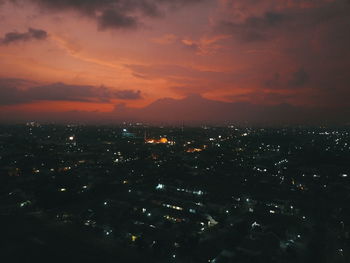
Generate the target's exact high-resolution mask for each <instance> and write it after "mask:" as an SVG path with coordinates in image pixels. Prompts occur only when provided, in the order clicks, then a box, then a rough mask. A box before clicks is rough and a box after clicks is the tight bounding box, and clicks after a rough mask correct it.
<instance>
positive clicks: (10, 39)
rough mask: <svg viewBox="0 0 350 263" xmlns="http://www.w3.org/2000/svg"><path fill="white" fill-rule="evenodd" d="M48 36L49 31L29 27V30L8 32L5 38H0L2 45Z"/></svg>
mask: <svg viewBox="0 0 350 263" xmlns="http://www.w3.org/2000/svg"><path fill="white" fill-rule="evenodd" d="M47 36H48V34H47V32H46V31H44V30H42V29H35V28H28V31H27V32H22V33H20V32H8V33H6V34H5V36H4V37H3V38H0V43H1V44H2V45H9V44H13V43H17V42H25V41H30V40H44V39H46V38H47Z"/></svg>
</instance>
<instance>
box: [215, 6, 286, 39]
mask: <svg viewBox="0 0 350 263" xmlns="http://www.w3.org/2000/svg"><path fill="white" fill-rule="evenodd" d="M287 20H288V17H287V16H286V15H285V14H282V13H277V12H266V13H265V14H264V15H263V16H261V17H256V16H252V17H248V18H247V19H245V21H244V22H242V23H238V22H231V21H226V20H223V21H221V22H220V23H219V25H218V26H217V29H218V30H219V31H222V32H224V33H229V34H232V35H233V36H234V37H236V38H237V39H240V40H241V41H245V42H254V41H261V40H266V39H269V38H270V34H271V32H270V30H271V29H273V28H277V27H279V26H281V25H283V24H284V23H285V22H286V21H287Z"/></svg>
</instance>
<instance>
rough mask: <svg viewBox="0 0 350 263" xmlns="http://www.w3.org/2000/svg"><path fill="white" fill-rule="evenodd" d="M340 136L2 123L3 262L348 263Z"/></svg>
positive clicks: (346, 146) (332, 132)
mask: <svg viewBox="0 0 350 263" xmlns="http://www.w3.org/2000/svg"><path fill="white" fill-rule="evenodd" d="M349 159H350V130H349V127H346V126H345V127H306V126H305V127H303V126H300V127H287V126H286V127H282V128H271V127H270V128H259V127H250V128H248V127H239V126H234V125H230V126H225V127H220V126H217V127H215V126H202V127H190V126H182V127H175V126H174V127H171V126H168V127H166V126H164V127H157V126H149V125H145V124H142V123H136V124H131V123H125V124H123V125H114V126H112V125H110V126H108V125H105V126H92V125H55V124H44V125H41V124H39V123H36V122H30V123H27V124H25V125H24V124H23V125H2V126H1V127H0V167H1V171H0V172H1V178H0V179H1V206H0V214H1V218H2V224H1V233H2V235H1V243H2V246H1V247H2V248H1V251H2V257H3V258H5V259H7V260H6V261H5V262H22V261H27V262H46V261H50V262H155V263H157V262H179V263H180V262H184V263H185V262H186V263H187V262H188V263H190V262H198V263H200V262H210V263H221V262H242V263H244V262H339V263H341V262H344V263H345V262H349V259H350V254H349V253H350V236H349V231H350V227H349V226H350V211H349V208H350V207H349V205H348V202H349V198H350V191H349V188H350V181H349V174H350V166H349V163H350V160H349Z"/></svg>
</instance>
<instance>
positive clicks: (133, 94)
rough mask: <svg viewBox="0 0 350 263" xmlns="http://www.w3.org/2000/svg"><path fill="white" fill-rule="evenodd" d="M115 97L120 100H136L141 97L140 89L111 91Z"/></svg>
mask: <svg viewBox="0 0 350 263" xmlns="http://www.w3.org/2000/svg"><path fill="white" fill-rule="evenodd" d="M113 94H114V95H115V97H116V98H118V99H121V100H138V99H141V98H142V97H141V91H140V90H137V91H134V90H118V91H116V92H114V93H113Z"/></svg>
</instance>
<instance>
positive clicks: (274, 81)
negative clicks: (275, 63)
mask: <svg viewBox="0 0 350 263" xmlns="http://www.w3.org/2000/svg"><path fill="white" fill-rule="evenodd" d="M280 78H281V76H280V74H279V73H278V72H276V73H275V74H274V75H273V77H272V78H271V79H268V80H266V81H265V82H264V84H265V86H266V87H268V88H270V89H275V88H277V87H279V86H280V85H281V83H280Z"/></svg>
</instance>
